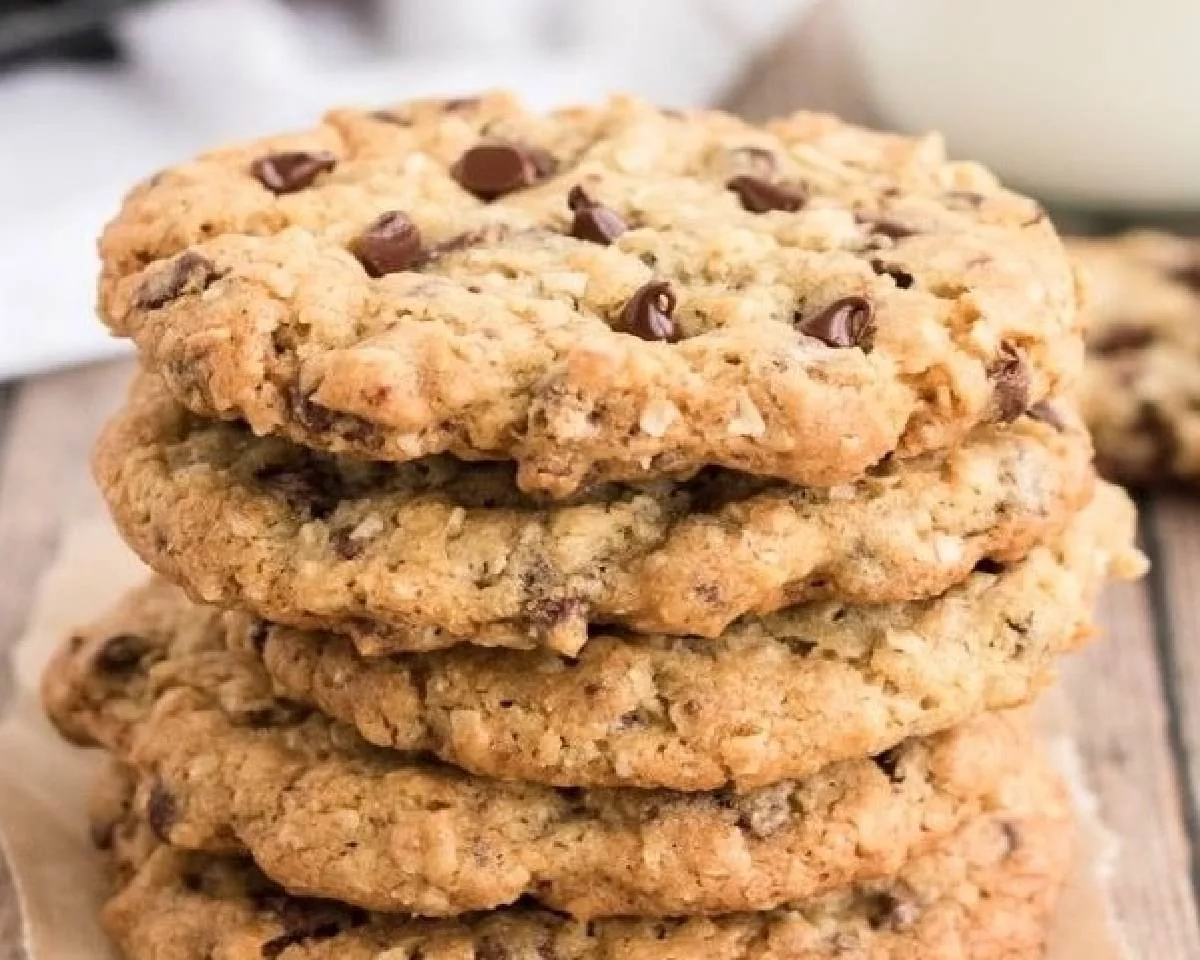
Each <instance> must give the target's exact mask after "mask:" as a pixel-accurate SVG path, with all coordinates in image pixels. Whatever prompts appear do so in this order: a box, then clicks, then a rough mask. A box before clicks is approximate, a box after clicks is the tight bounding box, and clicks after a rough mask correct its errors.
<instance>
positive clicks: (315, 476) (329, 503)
mask: <svg viewBox="0 0 1200 960" xmlns="http://www.w3.org/2000/svg"><path fill="white" fill-rule="evenodd" d="M254 477H255V479H256V480H259V481H261V482H263V483H265V484H266V485H267V486H269V487H271V488H272V489H273V490H274V491H275V492H276V493H278V494H280V495H281V496H282V497H283V498H284V499H285V500H287V502H288V506H289V507H290V508H291V509H292V510H294V511H296V512H297V513H301V514H304V515H306V516H308V517H311V518H312V519H315V520H323V519H325V518H326V517H328V516H329V515H330V514H331V513H333V511H334V510H336V509H337V505H338V504H339V503H340V502H341V500H342V493H343V491H342V486H343V485H342V480H341V476H340V475H339V474H338V472H337V470H336V469H335V468H334V467H332V466H329V465H328V464H327V463H326V462H324V461H320V460H317V461H313V462H312V463H310V464H308V465H307V466H306V467H304V468H297V467H290V466H286V465H283V464H268V465H267V466H265V467H262V468H261V469H259V470H258V471H257V472H256V473H255V474H254Z"/></svg>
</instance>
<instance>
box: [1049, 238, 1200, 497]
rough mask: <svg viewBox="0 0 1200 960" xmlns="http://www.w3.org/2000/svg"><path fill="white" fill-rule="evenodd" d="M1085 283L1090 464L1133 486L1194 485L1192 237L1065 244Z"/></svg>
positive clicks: (1197, 393)
mask: <svg viewBox="0 0 1200 960" xmlns="http://www.w3.org/2000/svg"><path fill="white" fill-rule="evenodd" d="M1069 250H1070V253H1071V256H1072V257H1073V258H1074V259H1075V260H1076V262H1077V263H1078V264H1079V265H1080V266H1081V267H1082V268H1083V269H1084V271H1085V272H1086V273H1087V274H1088V275H1089V277H1090V278H1091V284H1090V286H1091V290H1092V296H1091V302H1090V303H1089V305H1088V308H1087V317H1088V320H1089V323H1088V328H1087V348H1088V361H1087V365H1086V367H1085V371H1084V376H1083V380H1082V388H1081V391H1080V402H1081V406H1082V410H1083V412H1084V415H1085V416H1086V418H1087V421H1088V425H1089V426H1090V427H1091V430H1092V434H1093V436H1094V437H1095V440H1096V453H1097V462H1098V464H1099V465H1100V468H1101V469H1102V470H1103V471H1104V472H1105V473H1106V474H1107V475H1108V476H1111V477H1113V478H1114V479H1117V480H1121V481H1123V482H1125V483H1133V484H1163V483H1170V482H1172V481H1184V482H1187V483H1191V484H1195V483H1197V482H1200V240H1196V239H1185V238H1181V237H1174V236H1171V235H1169V234H1165V233H1156V232H1150V231H1138V232H1134V233H1129V234H1125V235H1124V236H1120V237H1115V238H1111V239H1098V240H1071V241H1070V244H1069Z"/></svg>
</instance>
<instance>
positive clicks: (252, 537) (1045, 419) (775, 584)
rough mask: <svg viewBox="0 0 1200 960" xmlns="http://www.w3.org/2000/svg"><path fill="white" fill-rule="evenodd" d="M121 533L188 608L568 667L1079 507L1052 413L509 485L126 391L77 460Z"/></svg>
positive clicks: (932, 559) (1009, 539)
mask: <svg viewBox="0 0 1200 960" xmlns="http://www.w3.org/2000/svg"><path fill="white" fill-rule="evenodd" d="M95 468H96V475H97V479H98V482H99V484H100V487H101V489H102V490H103V492H104V494H105V497H106V498H107V500H108V504H109V507H110V509H111V511H112V513H113V516H114V518H115V520H116V522H117V525H118V527H119V528H120V529H121V531H122V533H123V534H124V536H125V538H126V540H128V541H129V543H130V544H131V545H132V546H133V548H134V549H135V550H136V551H137V552H138V554H139V555H140V556H141V557H142V559H144V560H145V561H146V562H147V563H148V564H150V566H152V567H154V568H155V569H156V570H158V571H159V572H161V573H162V574H164V575H165V576H167V577H169V578H170V579H172V580H174V581H176V582H178V583H181V584H183V585H184V586H185V587H186V588H187V589H188V591H189V592H190V593H191V594H192V595H193V596H194V597H196V598H197V599H199V600H203V601H205V602H208V603H214V604H218V605H221V606H238V607H244V608H247V609H250V610H252V611H253V612H255V613H257V614H259V615H261V616H263V617H266V618H267V619H270V620H272V621H275V622H281V623H288V624H291V625H294V626H298V627H318V628H328V629H332V630H336V631H338V632H342V633H347V634H349V635H351V636H352V637H354V639H355V641H356V643H358V645H359V647H360V648H361V649H362V650H363V651H364V652H366V653H369V654H375V653H387V652H395V651H401V650H410V651H411V650H429V649H435V648H438V647H445V646H449V645H452V644H455V643H458V642H461V641H464V640H466V641H470V642H473V643H477V644H480V645H484V646H510V647H533V646H539V645H543V646H548V647H551V648H552V649H555V650H558V651H561V652H565V653H576V652H578V650H579V649H580V647H581V646H582V645H583V644H584V643H585V642H586V640H587V633H588V625H589V623H614V624H618V625H623V626H625V627H628V628H631V629H634V630H638V631H642V632H662V633H672V634H693V635H699V636H707V637H714V636H717V635H719V634H720V633H721V631H722V630H724V629H725V627H726V626H728V624H729V623H730V622H731V621H733V620H734V619H735V618H737V617H739V616H741V615H743V614H747V613H765V612H769V611H772V610H776V609H779V608H781V607H785V606H788V605H791V604H795V603H798V602H800V601H803V600H806V599H810V598H813V597H836V598H838V599H840V600H847V601H855V602H872V603H878V602H885V601H891V600H901V599H910V598H914V597H928V596H932V595H935V594H938V593H941V592H942V591H944V590H945V589H947V588H948V587H950V586H951V585H952V584H954V583H956V582H958V581H960V580H962V579H963V578H964V577H965V576H967V574H968V573H969V572H970V571H971V569H972V568H973V567H974V566H975V565H976V564H977V563H978V562H979V561H980V560H982V559H985V558H986V559H990V560H996V561H999V562H1008V561H1012V560H1015V559H1019V558H1020V557H1021V556H1022V555H1024V554H1025V553H1026V552H1027V551H1028V550H1030V549H1031V548H1032V547H1033V545H1034V544H1036V543H1038V542H1040V541H1041V540H1044V539H1045V538H1047V537H1050V536H1053V535H1054V534H1056V533H1057V532H1058V531H1059V530H1061V528H1062V527H1063V525H1064V524H1065V523H1066V522H1067V519H1068V518H1069V516H1070V515H1071V513H1072V512H1074V511H1075V510H1077V509H1078V508H1079V507H1080V506H1082V505H1083V504H1084V503H1085V502H1086V501H1087V499H1088V497H1089V495H1090V493H1091V489H1092V484H1093V472H1092V468H1091V463H1090V444H1089V441H1088V439H1087V435H1086V432H1085V431H1084V430H1082V428H1081V427H1080V426H1079V425H1078V423H1077V421H1075V420H1074V419H1073V417H1072V416H1071V415H1070V413H1069V412H1068V411H1067V410H1066V408H1065V407H1049V406H1042V407H1039V408H1038V409H1037V410H1036V411H1034V413H1033V414H1031V415H1029V416H1023V417H1021V418H1020V419H1019V420H1017V421H1016V422H1015V423H1013V424H1011V425H1007V426H994V427H986V428H983V429H982V430H980V431H979V432H977V433H975V434H973V435H972V437H971V438H970V439H969V440H968V441H967V442H966V443H965V444H964V445H963V446H961V447H959V448H958V449H956V450H954V451H951V452H950V453H948V454H947V455H946V456H945V457H942V456H941V455H930V456H927V457H918V458H913V459H909V460H905V461H895V460H891V461H889V462H888V463H887V464H885V465H882V466H880V467H878V468H876V469H875V470H873V471H872V472H871V474H870V475H869V476H868V477H866V478H864V479H862V480H860V481H859V482H858V483H857V484H855V485H852V486H851V485H844V486H838V487H830V488H823V489H799V488H796V487H792V486H789V485H787V484H784V483H780V482H776V481H769V480H761V479H757V480H756V479H754V478H749V477H746V476H745V475H741V474H734V473H731V472H728V471H721V470H708V471H704V472H702V473H701V474H700V475H698V476H697V477H695V478H693V479H691V480H689V481H661V482H658V483H655V484H649V485H645V486H638V487H633V486H619V485H609V486H605V487H599V488H596V489H594V490H592V491H589V492H588V493H586V494H580V495H578V496H577V497H576V498H575V499H573V500H568V501H554V502H547V501H545V500H544V499H539V498H533V497H529V496H528V495H524V494H521V493H520V492H519V491H518V490H517V488H516V486H515V485H514V484H513V472H512V468H511V466H510V465H507V464H496V463H493V464H482V463H481V464H472V465H464V464H462V463H461V462H460V461H457V460H454V459H452V458H448V457H441V458H427V459H424V460H419V461H415V462H413V463H409V464H371V463H366V462H363V461H359V460H354V459H352V458H348V457H335V456H329V455H323V454H319V453H314V452H312V451H309V450H307V449H306V448H303V447H299V446H297V445H295V444H292V443H289V442H286V441H283V440H280V439H277V438H274V439H263V438H257V437H254V436H253V435H252V434H251V433H250V432H249V431H248V430H246V429H245V428H244V427H241V426H239V425H236V424H226V423H220V422H215V421H209V420H202V419H199V418H197V417H195V416H193V415H191V414H188V413H187V412H186V411H184V410H183V408H181V407H180V406H179V405H178V404H177V403H175V402H174V400H172V399H171V397H170V395H169V394H167V393H166V392H165V391H164V389H163V388H162V386H161V383H160V382H159V381H157V380H155V379H153V378H146V379H143V380H142V381H140V382H139V383H138V384H137V385H136V386H135V388H134V391H133V393H132V395H131V397H130V400H129V403H128V405H127V407H126V408H125V410H124V411H122V412H121V413H120V414H118V416H117V418H116V419H115V420H114V421H113V422H112V423H111V424H110V425H109V427H108V428H107V429H106V431H105V432H104V434H103V436H102V437H101V440H100V443H99V446H98V448H97V451H96V457H95Z"/></svg>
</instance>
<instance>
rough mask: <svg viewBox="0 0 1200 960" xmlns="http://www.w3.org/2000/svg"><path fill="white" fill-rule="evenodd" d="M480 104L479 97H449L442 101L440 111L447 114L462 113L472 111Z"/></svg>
mask: <svg viewBox="0 0 1200 960" xmlns="http://www.w3.org/2000/svg"><path fill="white" fill-rule="evenodd" d="M481 102H482V101H481V100H480V98H479V97H451V98H450V99H448V100H443V101H442V109H443V110H445V111H446V112H447V113H463V112H465V111H467V110H474V109H475V108H476V107H477V106H479V104H480V103H481Z"/></svg>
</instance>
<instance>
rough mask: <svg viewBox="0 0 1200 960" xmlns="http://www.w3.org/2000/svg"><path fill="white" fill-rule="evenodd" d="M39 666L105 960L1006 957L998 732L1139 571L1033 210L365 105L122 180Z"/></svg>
mask: <svg viewBox="0 0 1200 960" xmlns="http://www.w3.org/2000/svg"><path fill="white" fill-rule="evenodd" d="M101 254H102V259H103V276H102V279H101V283H100V312H101V316H102V318H103V319H104V321H105V322H106V323H107V324H108V325H109V326H110V327H111V328H112V329H113V330H114V331H115V332H116V333H118V334H120V335H122V336H127V337H129V338H131V339H132V340H133V341H134V342H135V343H136V344H137V347H138V350H139V354H140V357H141V361H142V371H143V372H141V373H140V374H139V375H138V379H137V381H136V383H135V384H134V386H133V389H132V392H131V394H130V397H129V401H128V403H127V405H126V407H125V408H124V410H122V411H121V412H120V413H119V414H118V415H117V417H116V419H115V420H114V421H113V422H112V423H111V424H110V425H109V426H108V428H107V429H106V431H105V433H104V435H103V436H102V437H101V439H100V442H99V446H98V449H97V453H96V460H95V467H96V475H97V478H98V480H99V483H100V487H101V489H102V491H103V493H104V495H105V497H106V499H107V502H108V504H109V507H110V508H111V511H112V514H113V517H114V519H115V521H116V523H117V526H118V527H119V529H120V531H121V533H122V534H123V536H124V537H125V539H126V540H127V541H128V542H129V544H130V545H131V546H132V547H133V549H134V550H136V551H137V553H138V554H139V555H140V556H141V557H142V558H143V559H144V560H145V561H146V563H147V564H149V565H150V566H151V567H152V568H153V569H154V570H155V571H156V574H157V577H158V579H155V580H153V581H151V582H150V583H148V584H147V585H146V586H144V587H143V588H141V589H139V590H138V591H136V592H135V593H133V594H132V595H130V596H128V597H126V598H124V599H123V600H121V601H120V603H119V604H118V605H117V606H116V607H115V609H114V610H113V611H112V613H111V614H110V615H109V616H108V617H107V618H105V619H104V620H103V621H101V622H99V623H96V624H94V625H92V626H91V627H89V628H87V629H84V630H82V631H80V632H79V633H78V634H77V635H75V636H73V637H71V638H70V640H69V641H68V642H67V643H66V644H65V645H64V647H63V649H62V651H61V653H60V655H59V657H58V659H57V661H56V662H55V663H54V665H53V666H52V667H51V669H50V671H49V672H48V674H47V676H46V681H45V694H46V701H47V704H48V708H49V710H50V713H51V715H52V716H53V718H54V720H55V721H56V723H57V724H58V726H59V727H60V729H61V730H62V731H63V733H64V734H65V735H66V736H68V737H70V738H71V739H72V740H75V741H77V742H80V743H83V744H89V745H98V746H101V747H103V748H104V749H105V750H107V751H108V752H110V753H111V754H112V755H113V756H114V757H115V763H114V766H113V768H112V769H111V771H110V772H109V773H108V774H107V775H106V778H105V780H104V782H103V783H102V784H101V785H100V787H99V788H98V790H97V794H96V803H95V817H94V819H95V823H94V834H95V838H96V841H97V843H98V845H99V846H100V847H102V848H103V849H106V850H108V851H110V855H111V859H112V862H113V865H114V874H115V877H116V883H117V891H116V893H115V895H114V896H113V898H112V900H111V902H110V903H109V904H108V905H107V907H106V908H105V922H106V925H107V928H108V929H109V931H110V932H111V934H112V936H113V938H114V939H115V941H116V942H117V943H118V944H119V946H120V948H121V949H122V950H123V951H124V953H125V954H126V955H127V956H128V957H129V958H131V960H143V958H155V960H164V958H169V960H206V958H213V960H260V958H265V960H274V958H280V960H301V958H305V960H316V958H330V960H332V958H335V957H336V958H339V960H344V958H351V960H360V958H361V960H368V958H370V960H624V958H646V960H649V958H674V960H692V958H705V960H818V958H833V957H840V958H870V960H884V958H890V960H901V958H904V960H916V958H922V960H930V958H946V960H951V958H956V960H957V958H968V960H987V958H996V960H1000V958H1004V960H1018V958H1032V957H1036V956H1039V955H1040V953H1041V950H1042V948H1043V943H1044V940H1045V935H1046V930H1047V928H1048V925H1049V922H1050V910H1051V906H1052V904H1053V901H1054V897H1055V894H1056V892H1057V889H1058V887H1059V885H1060V883H1061V882H1062V879H1063V876H1064V874H1065V871H1066V869H1067V865H1068V862H1069V847H1070V829H1069V827H1070V815H1069V811H1068V808H1067V804H1066V801H1065V799H1064V793H1063V790H1062V787H1061V785H1060V784H1059V783H1058V782H1057V780H1056V779H1055V777H1054V775H1053V773H1052V772H1051V771H1050V770H1049V769H1048V767H1047V764H1046V762H1045V760H1044V759H1043V758H1042V757H1041V755H1040V754H1039V753H1038V751H1037V749H1036V748H1035V746H1034V744H1033V742H1032V740H1031V734H1030V730H1029V726H1028V718H1027V716H1026V715H1025V712H1024V711H1023V710H1021V709H1020V707H1021V705H1022V704H1025V703H1027V702H1028V701H1030V700H1031V699H1032V698H1034V697H1035V696H1036V694H1037V693H1038V692H1039V691H1041V690H1042V689H1044V688H1045V686H1046V685H1047V684H1048V683H1049V682H1050V681H1051V679H1052V675H1053V672H1054V667H1055V663H1056V661H1057V660H1058V659H1059V657H1060V656H1061V655H1063V654H1065V653H1067V652H1069V651H1071V650H1074V649H1076V648H1077V647H1079V646H1080V645H1081V644H1082V643H1083V642H1084V641H1086V640H1087V639H1088V638H1089V637H1090V636H1091V635H1092V632H1093V628H1092V621H1091V616H1090V609H1089V608H1090V605H1091V602H1092V600H1093V598H1094V595H1095V593H1096V591H1097V589H1098V588H1099V586H1100V584H1101V582H1102V581H1103V580H1104V579H1105V578H1106V577H1107V576H1110V575H1112V576H1134V575H1136V574H1137V573H1139V572H1140V567H1141V558H1140V555H1138V554H1137V552H1136V551H1135V550H1134V549H1133V547H1132V527H1133V515H1132V509H1131V506H1130V504H1129V502H1128V501H1127V500H1126V499H1125V498H1124V496H1123V494H1121V493H1120V492H1119V491H1117V490H1116V489H1115V488H1113V487H1110V486H1106V485H1105V484H1103V483H1101V482H1098V481H1097V480H1096V478H1095V476H1094V473H1093V468H1092V465H1091V448H1090V444H1089V440H1088V436H1087V433H1086V431H1085V430H1084V429H1083V428H1082V427H1081V426H1080V423H1079V420H1078V419H1077V417H1076V415H1075V413H1074V412H1073V411H1072V409H1071V406H1070V404H1069V403H1065V402H1063V401H1062V400H1061V399H1059V398H1060V397H1061V396H1063V395H1064V394H1065V393H1066V391H1067V390H1068V389H1069V388H1070V386H1071V384H1072V382H1073V381H1074V379H1075V378H1076V375H1077V374H1078V371H1079V366H1080V360H1081V355H1082V339H1081V331H1080V324H1079V321H1078V317H1077V306H1078V303H1077V301H1078V299H1079V291H1078V288H1077V284H1076V280H1075V277H1074V276H1073V274H1072V271H1071V269H1070V267H1069V266H1068V263H1067V260H1066V257H1065V255H1064V253H1063V249H1062V247H1061V244H1060V243H1059V241H1058V239H1057V237H1056V235H1055V233H1054V230H1053V228H1052V227H1051V225H1050V224H1049V223H1048V221H1047V220H1046V217H1045V215H1044V213H1043V212H1042V210H1041V209H1040V208H1039V207H1038V206H1037V205H1036V204H1035V203H1033V202H1031V201H1029V200H1027V199H1024V198H1022V197H1019V196H1017V195H1014V194H1012V193H1009V192H1007V191H1006V190H1004V189H1002V188H1001V187H1000V186H999V185H998V184H997V183H996V181H995V180H994V179H993V178H992V176H991V175H990V174H988V173H987V172H986V171H985V170H983V169H982V168H980V167H978V166H975V165H972V164H962V163H952V162H949V161H947V160H946V159H945V157H944V154H943V151H942V147H941V145H940V143H939V141H938V140H937V139H936V138H926V139H922V140H908V139H904V138H901V137H897V136H889V135H882V134H875V133H871V132H868V131H865V130H861V129H857V128H853V127H849V126H847V125H844V124H842V123H840V122H838V121H836V120H834V119H832V118H829V117H824V116H816V115H811V114H799V115H796V116H793V117H791V118H788V119H785V120H781V121H778V122H775V123H771V124H768V125H766V126H761V127H758V126H752V125H749V124H747V123H744V122H742V121H740V120H737V119H735V118H733V117H730V116H726V115H724V114H720V113H716V112H692V113H678V112H673V111H662V110H659V109H656V108H654V107H651V106H648V105H645V104H642V103H639V102H636V101H632V100H629V99H622V98H618V99H614V100H612V101H611V102H609V103H607V104H605V105H603V106H600V107H595V108H576V109H569V110H564V111H561V112H557V113H553V114H550V115H535V114H531V113H529V112H526V111H525V110H523V109H522V108H521V107H520V106H519V105H518V104H516V103H515V102H513V101H512V100H511V99H510V98H508V97H506V96H503V95H489V96H485V97H481V98H475V99H459V100H447V101H437V102H433V101H423V102H416V103H407V104H401V105H397V106H395V107H393V108H391V109H388V110H383V111H377V112H370V113H367V112H357V111H350V110H344V111H337V112H334V113H331V114H330V115H329V116H328V117H326V119H325V120H324V122H323V123H322V124H321V125H320V126H319V127H317V128H316V129H315V130H311V131H308V132H304V133H298V134H295V135H288V136H280V137H276V138H272V139H267V140H262V141H259V142H256V143H251V144H247V145H243V146H237V147H231V148H227V149H223V150H220V151H217V152H214V153H209V154H206V155H204V156H201V157H199V158H198V159H196V160H194V161H191V162H189V163H185V164H183V165H181V166H178V167H175V168H172V169H169V170H166V171H163V172H161V173H159V174H157V175H156V176H154V177H153V178H151V179H150V180H148V181H146V182H145V183H144V184H142V185H141V186H139V187H137V188H136V189H135V190H134V191H133V192H132V193H131V194H130V196H129V197H128V199H127V201H126V203H125V205H124V208H123V209H122V211H121V212H120V213H119V215H118V216H117V218H116V219H115V220H114V221H113V222H112V223H111V224H110V225H109V227H108V228H107V230H106V231H105V234H104V237H103V239H102V241H101Z"/></svg>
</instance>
